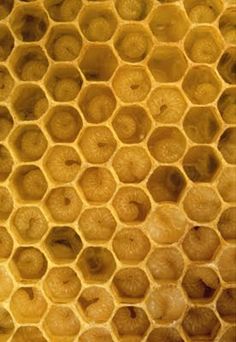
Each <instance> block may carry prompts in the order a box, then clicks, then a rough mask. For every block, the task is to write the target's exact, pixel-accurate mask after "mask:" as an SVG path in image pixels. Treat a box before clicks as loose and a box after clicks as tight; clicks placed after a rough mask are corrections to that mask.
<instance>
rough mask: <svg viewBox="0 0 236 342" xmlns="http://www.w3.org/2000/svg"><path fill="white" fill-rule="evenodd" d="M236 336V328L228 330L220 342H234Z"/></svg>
mask: <svg viewBox="0 0 236 342" xmlns="http://www.w3.org/2000/svg"><path fill="white" fill-rule="evenodd" d="M235 336H236V328H235V327H231V328H228V329H227V330H226V332H225V333H224V334H223V336H222V337H221V338H220V340H219V342H233V341H234V339H235Z"/></svg>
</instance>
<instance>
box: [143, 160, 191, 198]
mask: <svg viewBox="0 0 236 342" xmlns="http://www.w3.org/2000/svg"><path fill="white" fill-rule="evenodd" d="M185 186H186V181H185V178H184V176H183V174H182V173H181V171H180V170H179V169H178V168H176V167H174V166H159V167H158V168H157V169H155V170H154V171H153V173H152V174H151V176H150V177H149V179H148V182H147V189H148V191H149V192H150V194H151V195H152V198H153V199H154V201H155V202H178V201H179V199H180V196H181V194H182V193H183V190H184V188H185Z"/></svg>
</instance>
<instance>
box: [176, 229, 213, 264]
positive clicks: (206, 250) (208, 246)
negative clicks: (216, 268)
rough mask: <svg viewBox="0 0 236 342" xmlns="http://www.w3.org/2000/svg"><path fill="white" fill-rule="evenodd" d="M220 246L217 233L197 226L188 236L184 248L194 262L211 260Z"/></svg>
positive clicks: (184, 241)
mask: <svg viewBox="0 0 236 342" xmlns="http://www.w3.org/2000/svg"><path fill="white" fill-rule="evenodd" d="M219 244H220V239H219V237H218V235H217V234H216V232H215V231H214V230H213V229H211V228H208V227H203V226H195V227H193V228H191V230H189V232H188V233H187V234H186V236H185V238H184V240H183V242H182V247H183V250H184V252H185V254H186V255H187V256H188V257H189V259H190V260H192V261H202V262H204V261H209V260H211V259H212V258H213V257H214V255H215V253H216V251H217V249H218V247H219Z"/></svg>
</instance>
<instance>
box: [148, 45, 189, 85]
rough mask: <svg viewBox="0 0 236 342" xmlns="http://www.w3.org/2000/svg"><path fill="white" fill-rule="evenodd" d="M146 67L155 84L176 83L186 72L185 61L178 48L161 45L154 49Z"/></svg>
mask: <svg viewBox="0 0 236 342" xmlns="http://www.w3.org/2000/svg"><path fill="white" fill-rule="evenodd" d="M148 67H149V69H150V71H151V73H152V75H153V77H154V78H155V80H156V81H157V82H161V83H169V82H177V81H179V80H180V79H181V78H182V77H183V75H184V73H185V71H186V68H187V60H186V58H185V56H184V54H183V53H182V51H181V50H180V49H179V48H178V47H176V46H168V45H163V46H159V47H158V48H155V49H154V51H153V52H152V55H151V57H150V59H149V61H148Z"/></svg>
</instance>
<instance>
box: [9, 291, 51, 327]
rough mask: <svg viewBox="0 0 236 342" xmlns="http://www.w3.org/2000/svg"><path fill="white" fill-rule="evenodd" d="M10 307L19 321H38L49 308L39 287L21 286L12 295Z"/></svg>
mask: <svg viewBox="0 0 236 342" xmlns="http://www.w3.org/2000/svg"><path fill="white" fill-rule="evenodd" d="M10 308H11V312H12V314H13V316H14V317H15V319H16V320H17V322H18V323H38V322H40V320H41V318H42V316H43V315H44V313H45V311H46V309H47V302H46V300H45V299H44V297H43V294H42V292H41V291H40V290H39V289H38V288H37V287H20V288H18V289H17V290H16V291H15V292H14V293H13V295H12V297H11V301H10Z"/></svg>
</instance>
